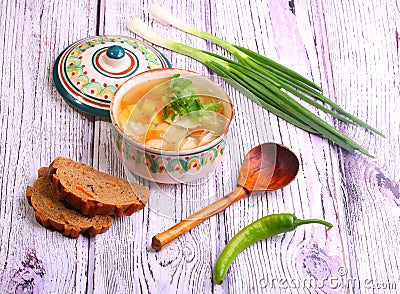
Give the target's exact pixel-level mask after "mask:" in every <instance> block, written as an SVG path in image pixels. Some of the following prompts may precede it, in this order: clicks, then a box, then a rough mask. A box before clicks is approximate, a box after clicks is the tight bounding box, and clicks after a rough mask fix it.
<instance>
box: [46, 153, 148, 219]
mask: <svg viewBox="0 0 400 294" xmlns="http://www.w3.org/2000/svg"><path fill="white" fill-rule="evenodd" d="M49 174H50V175H52V180H53V193H54V194H55V195H56V196H57V197H58V199H60V200H63V201H65V202H67V203H68V204H69V205H71V206H72V207H73V208H75V209H78V210H79V211H80V212H81V213H82V214H84V215H89V216H95V215H99V214H101V215H115V216H116V217H121V216H130V215H132V214H133V213H134V212H136V211H138V210H141V209H143V208H144V207H145V205H146V203H147V200H148V198H149V195H150V191H149V189H147V187H144V186H141V185H138V184H130V183H129V182H128V181H126V180H124V179H121V178H118V177H115V176H112V175H109V174H106V173H103V172H101V171H98V170H96V169H94V168H93V167H91V166H88V165H85V164H83V163H80V162H75V161H73V160H71V159H68V158H63V157H57V158H56V159H55V160H54V161H53V162H52V164H51V165H50V167H49ZM73 176H76V177H78V180H77V181H78V182H76V183H74V184H72V183H71V181H73V180H71V178H72V177H73ZM88 179H89V181H92V182H90V183H91V184H90V185H84V184H83V183H84V182H86V183H87V182H88ZM96 181H99V182H102V183H104V182H106V183H108V182H109V183H110V184H111V185H112V187H111V186H110V187H109V190H111V191H109V192H108V193H107V195H105V192H104V191H103V190H102V189H101V188H99V187H100V186H102V185H101V184H99V183H96ZM77 184H78V185H77ZM77 186H79V187H80V188H81V190H79V191H78V190H77V189H76V188H77ZM89 188H91V189H92V190H91V191H86V190H89ZM95 190H96V191H100V192H99V193H100V194H99V193H96V192H95ZM114 190H115V192H114ZM88 195H89V196H91V197H88ZM122 198H123V199H122Z"/></svg>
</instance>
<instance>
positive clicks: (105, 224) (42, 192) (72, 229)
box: [26, 167, 113, 238]
mask: <svg viewBox="0 0 400 294" xmlns="http://www.w3.org/2000/svg"><path fill="white" fill-rule="evenodd" d="M48 171H49V169H48V167H42V168H40V169H39V171H38V179H37V180H36V181H35V182H34V184H33V187H31V186H28V187H27V189H26V197H27V198H28V202H29V204H30V205H31V206H32V207H33V209H34V210H35V217H36V220H37V221H38V222H39V223H40V224H42V225H43V226H44V227H46V228H51V229H54V230H57V231H59V232H61V233H62V234H63V235H64V236H68V237H72V238H77V237H78V236H79V235H80V234H81V233H87V234H89V235H90V236H95V235H97V234H101V233H104V232H105V231H107V230H108V229H109V228H110V226H111V225H112V223H113V220H112V218H111V217H110V216H108V215H98V216H95V217H88V216H86V215H82V214H81V213H79V212H78V211H75V210H73V209H70V208H67V207H65V206H64V204H63V203H61V202H60V200H58V198H57V197H56V196H55V195H54V194H53V192H52V179H51V176H50V175H49V173H48Z"/></svg>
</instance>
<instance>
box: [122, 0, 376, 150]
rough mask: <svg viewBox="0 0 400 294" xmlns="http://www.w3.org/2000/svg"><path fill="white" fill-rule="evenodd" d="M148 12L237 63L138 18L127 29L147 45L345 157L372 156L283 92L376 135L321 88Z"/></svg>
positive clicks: (169, 18)
mask: <svg viewBox="0 0 400 294" xmlns="http://www.w3.org/2000/svg"><path fill="white" fill-rule="evenodd" d="M151 13H152V14H153V15H156V17H157V18H158V19H161V20H162V22H164V23H168V24H171V25H174V26H176V27H177V28H179V29H181V30H183V31H186V32H188V33H191V34H193V35H196V36H199V37H202V38H205V39H207V40H210V41H213V42H215V43H217V44H218V45H220V46H222V47H223V48H225V49H227V50H228V51H230V52H231V53H232V54H233V55H234V56H235V57H236V58H237V60H238V61H239V62H235V61H233V60H230V59H228V58H225V57H222V56H219V55H217V54H214V53H211V52H208V51H204V50H199V49H197V48H193V47H190V46H187V45H185V44H182V43H178V42H175V41H172V40H168V39H166V38H163V37H160V36H158V35H157V34H155V33H154V32H153V31H151V29H150V28H149V27H148V26H147V25H146V24H145V23H144V22H143V21H141V20H140V19H138V18H135V19H133V20H132V22H131V23H130V24H129V25H128V29H130V30H131V31H132V32H134V33H135V34H137V35H139V36H141V37H142V38H144V39H147V40H148V41H150V42H151V43H153V44H156V45H158V46H161V47H164V48H167V49H170V50H172V51H175V52H178V53H180V54H183V55H187V56H190V57H192V58H194V59H196V60H198V61H199V62H201V63H203V64H205V65H206V66H208V67H209V68H210V69H211V70H213V71H214V72H215V73H217V74H218V75H220V76H222V77H224V78H226V79H227V80H228V81H229V82H230V83H231V84H232V85H233V86H234V87H235V88H237V89H239V90H241V91H243V92H245V94H246V95H247V96H249V97H250V98H251V99H253V100H255V101H256V102H258V103H259V104H260V105H261V106H262V107H264V108H265V109H267V110H268V111H270V112H271V113H273V114H275V115H277V116H279V117H281V118H283V119H285V120H287V121H288V122H289V123H292V124H293V125H295V126H297V127H299V128H301V129H303V130H306V131H308V132H310V133H313V134H316V135H320V136H322V137H325V138H327V139H329V140H331V141H332V142H334V143H336V144H337V145H339V146H340V147H342V148H344V149H346V150H348V151H350V152H354V151H355V150H358V151H360V152H361V153H363V154H365V155H367V156H370V157H373V156H372V155H371V154H369V153H368V152H367V151H366V150H365V149H363V148H362V147H361V146H360V145H359V144H357V143H356V142H354V141H353V140H352V139H350V138H348V137H347V136H345V135H344V134H342V133H341V132H339V131H338V130H337V129H335V128H334V127H332V126H331V125H329V124H328V123H326V122H325V121H324V120H323V119H321V118H319V117H318V116H316V115H315V114H314V113H313V112H311V111H310V110H308V109H307V108H306V107H304V106H303V105H302V104H300V103H299V102H298V101H296V100H295V99H294V98H292V97H291V96H289V95H288V94H287V93H286V91H287V92H289V93H292V94H294V95H295V96H297V97H299V98H300V99H303V100H304V101H306V102H308V103H310V104H312V105H314V106H316V107H317V108H319V109H321V110H322V111H324V112H326V113H328V114H331V115H333V116H334V117H336V118H338V119H340V120H342V121H344V122H348V123H352V124H355V125H359V126H362V127H364V128H367V129H369V130H371V131H373V132H375V133H377V134H379V135H382V134H381V133H380V132H378V131H377V130H375V129H374V128H372V127H370V126H369V125H367V124H366V123H364V122H362V121H361V120H359V119H357V118H355V117H354V116H352V115H350V114H348V113H347V112H345V111H344V110H343V109H342V108H340V106H338V105H336V104H335V103H334V102H332V101H331V100H329V99H328V98H326V97H325V96H323V95H322V93H321V91H322V90H321V88H320V87H319V86H318V85H316V84H314V83H313V82H312V81H309V80H308V79H306V78H304V77H303V76H301V75H300V74H298V73H296V72H294V71H292V70H290V69H288V68H286V67H284V66H282V65H280V64H278V63H276V62H274V61H272V60H270V59H268V58H266V57H264V56H261V55H259V54H258V53H256V52H253V51H251V50H249V49H246V48H243V47H240V46H237V45H234V44H231V43H228V42H226V41H224V40H222V39H220V38H218V37H216V36H213V35H211V34H208V33H206V32H202V31H199V30H197V29H194V28H191V27H188V26H186V25H184V24H182V23H180V22H179V21H178V20H176V19H175V18H174V17H173V16H172V15H171V14H169V13H168V12H165V11H164V10H161V8H159V7H157V6H154V5H153V6H152V7H151ZM313 98H315V99H317V100H319V101H321V102H323V103H326V104H327V105H329V106H330V107H332V108H333V109H334V110H336V111H337V112H334V111H332V110H331V109H329V108H327V107H326V106H324V105H322V104H320V103H318V102H317V101H315V100H314V99H313ZM382 136H383V135H382Z"/></svg>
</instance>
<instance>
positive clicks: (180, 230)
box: [151, 143, 300, 250]
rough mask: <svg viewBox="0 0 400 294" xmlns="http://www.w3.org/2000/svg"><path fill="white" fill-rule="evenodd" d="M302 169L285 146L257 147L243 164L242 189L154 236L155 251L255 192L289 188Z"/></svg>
mask: <svg viewBox="0 0 400 294" xmlns="http://www.w3.org/2000/svg"><path fill="white" fill-rule="evenodd" d="M299 165H300V164H299V160H298V158H297V156H296V155H295V154H294V153H293V151H291V150H290V149H288V148H287V147H285V146H283V145H281V144H277V143H264V144H261V145H258V146H256V147H254V148H253V149H251V150H250V151H249V152H248V153H247V155H246V157H245V159H244V160H243V164H242V166H241V168H240V172H239V179H238V187H237V188H236V189H235V190H233V191H232V192H231V193H229V194H227V195H225V196H224V197H222V198H221V199H219V200H217V201H215V202H214V203H211V204H210V205H208V206H206V207H204V208H203V209H201V210H199V211H198V212H196V213H194V214H192V215H191V216H189V217H188V218H186V219H184V220H182V221H181V222H179V223H177V224H176V225H174V226H173V227H171V228H170V229H168V230H166V231H165V232H162V233H160V234H157V235H156V236H154V237H153V239H152V244H151V246H152V248H153V249H154V250H161V249H162V248H164V247H165V246H167V245H168V244H169V243H170V242H172V241H173V240H175V239H176V238H178V237H179V236H181V235H182V234H184V233H186V232H187V231H189V230H191V229H192V228H194V227H195V226H197V225H198V224H200V223H202V222H203V221H205V220H206V219H208V218H209V217H211V216H213V215H214V214H216V213H218V212H220V211H222V210H224V209H226V208H227V207H229V206H230V205H232V204H233V203H235V202H236V201H238V200H240V199H242V198H243V197H245V196H247V195H250V194H251V193H252V192H253V191H255V192H256V191H272V190H276V189H281V188H283V187H285V186H286V185H288V184H289V183H290V182H291V181H293V180H294V178H295V177H296V175H297V173H298V171H299Z"/></svg>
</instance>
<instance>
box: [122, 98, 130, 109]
mask: <svg viewBox="0 0 400 294" xmlns="http://www.w3.org/2000/svg"><path fill="white" fill-rule="evenodd" d="M129 104H130V103H129V102H128V101H126V100H125V99H122V100H121V104H120V108H121V111H124V110H125V109H126V108H128V106H129Z"/></svg>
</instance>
